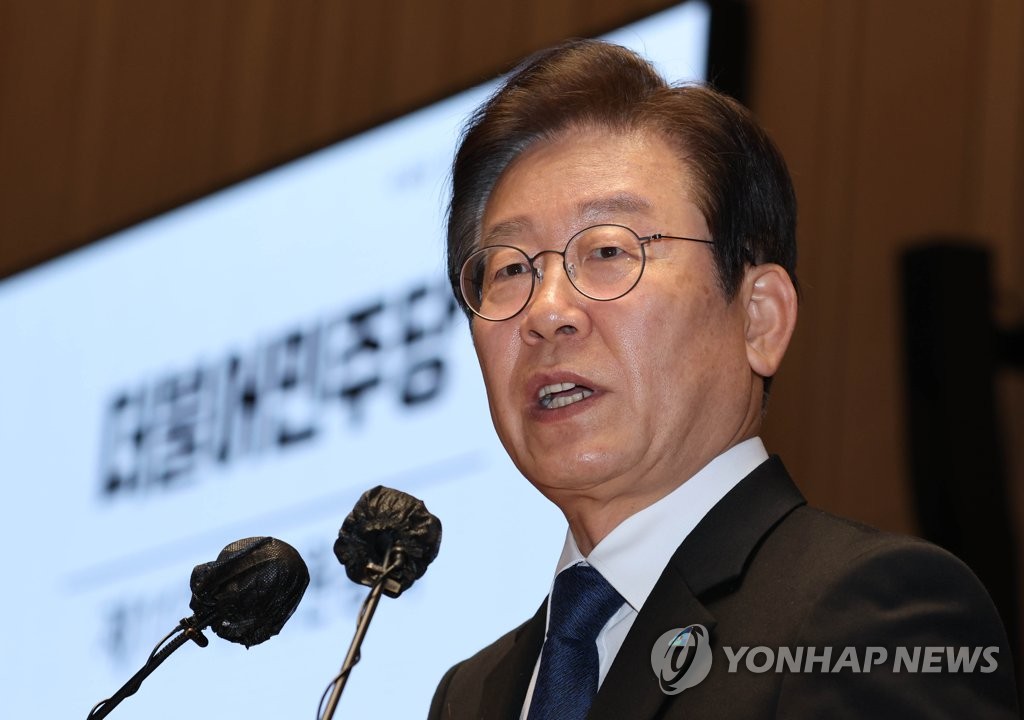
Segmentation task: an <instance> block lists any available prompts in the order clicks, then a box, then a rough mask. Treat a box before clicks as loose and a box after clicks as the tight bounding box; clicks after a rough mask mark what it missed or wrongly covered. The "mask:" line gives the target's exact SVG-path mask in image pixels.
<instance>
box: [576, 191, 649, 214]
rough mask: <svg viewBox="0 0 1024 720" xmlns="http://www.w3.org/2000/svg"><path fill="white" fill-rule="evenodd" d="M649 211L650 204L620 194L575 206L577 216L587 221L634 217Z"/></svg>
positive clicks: (631, 196)
mask: <svg viewBox="0 0 1024 720" xmlns="http://www.w3.org/2000/svg"><path fill="white" fill-rule="evenodd" d="M650 209H651V203H650V202H648V201H647V200H646V199H645V198H642V197H640V196H639V195H634V194H633V193H628V192H620V193H615V194H614V195H609V196H608V197H600V198H594V199H592V200H584V201H581V202H579V203H577V204H576V212H577V214H578V215H579V216H580V217H582V218H585V219H587V220H603V219H606V218H608V217H609V216H612V217H614V216H616V215H622V214H627V215H636V214H638V213H642V212H646V211H648V210H650Z"/></svg>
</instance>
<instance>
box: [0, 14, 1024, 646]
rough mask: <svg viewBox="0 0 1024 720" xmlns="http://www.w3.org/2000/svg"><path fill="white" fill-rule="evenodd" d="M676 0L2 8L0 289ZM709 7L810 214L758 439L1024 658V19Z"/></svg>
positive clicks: (742, 85) (810, 491)
mask: <svg viewBox="0 0 1024 720" xmlns="http://www.w3.org/2000/svg"><path fill="white" fill-rule="evenodd" d="M672 4H673V3H671V2H666V1H665V0H488V2H477V1H476V0H444V1H440V0H438V1H437V2H423V1H422V0H383V1H381V2H376V3H368V2H347V1H346V2H342V1H337V2H331V1H328V0H298V1H295V2H284V1H283V0H282V1H274V0H246V1H244V2H243V1H241V0H236V1H223V2H210V1H209V0H175V1H174V2H167V1H165V0H156V1H152V2H144V3H140V2H135V1H134V0H94V1H89V2H81V1H80V0H41V1H29V0H0V182H2V189H0V278H5V277H8V276H12V275H16V274H17V273H19V272H21V271H23V270H26V269H28V268H31V267H33V266H34V265H36V264H38V263H41V262H44V261H47V260H49V259H51V258H54V257H57V256H59V255H61V254H62V253H65V252H67V251H70V250H72V249H74V248H77V247H80V246H82V245H85V244H87V243H89V242H91V241H93V240H95V239H98V238H101V237H103V236H105V235H108V234H110V233H111V232H114V231H117V230H120V229H122V228H125V227H127V226H130V225H131V224H133V223H135V222H138V221H141V220H144V219H146V218H149V217H151V216H153V215H155V214H157V213H160V212H162V211H166V210H169V209H171V208H174V207H176V206H178V205H181V204H183V203H185V202H188V201H190V200H193V199H196V198H199V197H201V196H203V195H205V194H207V193H209V192H211V191H214V190H217V189H220V188H223V187H225V186H228V185H230V184H231V183H233V182H236V181H239V180H241V179H244V178H246V177H249V176H251V175H253V174H255V173H257V172H260V171H263V170H267V169H270V168H272V167H274V166H276V165H278V164H280V163H283V162H285V161H288V160H291V159H294V158H297V157H299V156H301V155H303V154H305V153H307V152H310V151H313V150H316V149H318V148H321V147H324V146H326V145H328V144H330V143H333V142H335V141H337V140H340V139H342V138H345V137H348V136H350V135H352V134H354V133H356V132H359V131H362V130H365V129H367V128H370V127H372V126H374V125H376V124H378V123H380V122H382V121H386V120H389V119H392V118H395V117H397V116H399V115H401V114H402V113H404V112H408V111H411V110H414V109H416V108H418V107H421V106H423V105H425V104H427V103H429V102H432V101H435V100H438V99H441V98H443V97H445V96H446V95H448V94H450V93H453V92H456V91H459V90H462V89H465V88H468V87H470V86H472V85H475V84H477V83H479V82H482V81H484V80H488V79H491V78H493V77H494V76H495V75H496V74H498V73H500V72H503V71H505V70H507V69H509V68H510V66H511V65H512V64H514V63H515V62H516V61H517V60H518V59H520V58H521V57H522V56H524V55H525V54H527V53H529V52H531V51H533V50H535V49H538V48H541V47H543V46H546V45H549V44H551V43H553V42H556V41H558V40H560V39H562V38H566V37H571V36H590V35H595V34H599V33H601V32H604V31H606V30H608V29H610V28H612V27H615V26H618V25H621V24H623V23H625V22H628V21H631V20H634V19H636V18H638V17H641V16H643V15H645V14H647V13H651V12H654V11H657V10H661V9H663V8H666V7H669V6H671V5H672ZM725 5H728V6H731V7H733V8H735V7H738V8H739V10H737V11H736V12H739V13H740V14H741V15H742V16H743V18H744V19H745V22H744V23H741V24H740V25H733V26H732V27H733V28H734V32H736V37H734V38H732V39H731V41H730V42H731V43H732V45H733V47H734V49H735V52H736V53H737V63H739V64H740V65H742V66H743V68H744V72H743V73H741V74H740V75H739V77H740V81H739V84H738V85H734V86H733V87H731V88H727V89H730V90H731V91H733V92H736V93H738V94H741V95H743V96H745V97H744V98H743V99H744V100H745V102H747V104H748V105H749V106H750V107H751V108H752V109H753V110H754V112H755V113H756V114H757V115H758V116H759V118H760V119H761V121H762V122H763V123H764V125H765V126H766V127H767V128H768V130H769V131H770V132H771V134H772V135H773V137H774V138H775V140H776V141H777V142H778V144H779V145H780V146H781V148H782V151H783V153H784V155H785V156H786V158H787V160H788V162H789V166H790V169H791V172H792V174H793V177H794V180H795V183H796V188H797V195H798V198H799V202H800V231H799V238H800V240H799V241H800V262H799V267H798V273H799V275H800V278H801V282H802V286H803V296H802V306H801V318H800V322H799V325H798V329H797V334H796V337H795V340H794V344H793V346H792V348H791V350H790V353H789V355H788V356H787V359H786V363H785V364H784V367H783V370H782V372H781V373H780V375H779V377H778V379H777V381H776V385H775V387H774V389H773V397H772V402H771V405H770V410H769V415H768V421H767V426H766V431H765V436H766V441H767V445H768V447H769V450H770V451H772V452H776V453H779V454H780V455H781V456H782V457H783V459H784V461H785V463H786V465H787V466H788V468H789V470H790V471H791V473H792V474H793V475H794V477H795V478H796V479H797V482H798V483H799V485H800V486H801V488H802V489H803V491H804V493H805V494H806V495H807V496H808V498H809V500H810V501H811V502H812V503H814V504H816V505H818V506H821V507H823V508H825V509H827V510H830V511H832V512H835V513H837V514H841V515H845V516H849V517H852V518H855V519H858V520H861V521H863V522H866V523H869V524H871V525H875V526H878V527H881V528H884V529H887V530H892V531H897V532H907V533H915V534H923V535H927V536H929V537H931V538H933V539H936V540H937V541H939V542H941V543H943V544H945V545H946V546H947V547H949V548H950V549H951V550H953V551H954V552H956V553H957V554H959V555H961V557H964V558H965V560H967V561H968V562H969V563H970V564H971V565H972V566H973V567H975V570H976V571H977V572H978V573H979V575H981V576H982V577H983V579H984V580H985V582H986V584H987V585H989V588H990V591H991V592H992V593H993V595H994V596H997V601H998V602H999V604H1000V607H1001V610H1002V611H1003V613H1004V616H1005V617H1006V620H1007V623H1008V625H1009V627H1010V628H1011V631H1012V632H1013V633H1014V635H1015V636H1016V639H1017V642H1018V643H1020V641H1021V635H1020V630H1019V628H1020V626H1021V623H1020V617H1019V615H1018V613H1019V607H1020V603H1018V602H1017V601H1016V598H1019V597H1022V596H1024V594H1022V590H1024V588H1022V586H1021V580H1020V578H1021V577H1022V575H1024V573H1022V572H1021V571H1020V564H1021V560H1020V559H1021V558H1022V557H1024V549H1022V545H1021V542H1022V536H1024V442H1022V441H1024V372H1022V370H1021V349H1020V337H1021V330H1020V328H1021V327H1022V326H1024V290H1022V286H1024V202H1022V200H1024V4H1022V3H1020V2H1019V1H1018V0H900V2H891V0H821V1H818V0H749V2H745V3H725ZM743 27H745V31H743V30H742V28H743ZM735 28H740V29H738V30H737V29H735ZM723 72H725V71H723ZM729 72H732V71H731V70H730V71H729ZM712 73H714V68H712ZM712 80H714V77H713V78H712ZM382 220H383V219H382ZM922 249H923V250H922ZM908 251H913V252H910V253H909V254H908ZM922 299H923V300H922ZM964 308H968V310H964ZM968 311H969V312H968ZM965 313H967V314H966V315H965ZM922 328H923V329H922ZM956 328H960V329H961V330H962V331H963V333H965V334H956V333H954V332H952V330H951V329H953V330H955V329H956ZM951 333H952V334H951ZM0 342H2V340H0ZM958 393H959V394H960V395H966V397H960V398H959V399H958V397H957V395H958ZM947 398H948V400H947ZM0 402H2V398H0ZM9 481H10V479H9V478H4V483H5V485H6V484H7V483H8V482H9Z"/></svg>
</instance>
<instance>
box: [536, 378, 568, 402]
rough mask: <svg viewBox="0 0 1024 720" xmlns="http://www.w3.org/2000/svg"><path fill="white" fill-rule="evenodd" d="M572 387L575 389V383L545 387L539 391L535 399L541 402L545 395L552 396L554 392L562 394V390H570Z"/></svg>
mask: <svg viewBox="0 0 1024 720" xmlns="http://www.w3.org/2000/svg"><path fill="white" fill-rule="evenodd" d="M574 387H576V383H570V382H564V383H555V384H554V385H545V386H544V387H542V388H541V389H540V392H538V393H537V397H538V398H540V399H541V400H543V399H544V396H545V395H554V394H555V393H556V392H562V391H563V390H572V389H573V388H574Z"/></svg>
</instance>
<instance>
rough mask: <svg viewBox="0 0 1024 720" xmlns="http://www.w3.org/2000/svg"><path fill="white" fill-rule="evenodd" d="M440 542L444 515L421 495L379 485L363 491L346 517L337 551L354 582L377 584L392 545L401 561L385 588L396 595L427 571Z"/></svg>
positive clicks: (390, 593) (339, 559)
mask: <svg viewBox="0 0 1024 720" xmlns="http://www.w3.org/2000/svg"><path fill="white" fill-rule="evenodd" d="M440 546H441V521H440V520H438V519H437V518H436V517H434V516H433V515H431V514H430V511H428V510H427V507H426V505H424V504H423V501H422V500H419V499H417V498H414V497H413V496H412V495H409V494H407V493H404V492H401V491H400V490H392V489H391V488H386V487H383V486H381V485H378V486H377V487H375V488H371V489H370V490H367V491H366V492H365V493H363V495H362V497H360V498H359V500H358V501H357V502H356V504H355V507H353V508H352V512H350V513H349V515H348V517H347V518H345V522H344V523H343V524H342V526H341V529H340V530H339V531H338V539H337V540H336V541H335V543H334V554H335V555H336V556H337V558H338V562H340V563H341V564H342V565H344V566H345V573H346V574H347V575H348V577H349V579H350V580H352V582H356V583H359V584H361V585H371V586H372V585H373V584H374V583H375V582H376V581H377V579H378V578H379V577H380V571H381V569H382V568H383V566H384V562H385V559H386V558H387V556H388V551H389V550H390V551H391V556H392V562H394V561H395V560H396V559H397V561H398V566H397V567H396V568H395V569H394V570H393V571H392V573H391V574H390V575H389V580H390V581H393V582H389V583H388V584H386V585H385V586H384V593H385V594H387V595H389V596H391V597H398V596H399V595H400V594H402V592H404V591H405V590H408V589H409V587H410V586H411V585H412V584H413V583H414V582H415V581H416V580H418V579H419V578H421V577H422V576H423V573H425V572H426V571H427V565H429V564H430V563H431V562H433V560H434V558H436V557H437V551H438V549H439V548H440Z"/></svg>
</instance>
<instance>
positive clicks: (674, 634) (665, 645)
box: [651, 625, 711, 695]
mask: <svg viewBox="0 0 1024 720" xmlns="http://www.w3.org/2000/svg"><path fill="white" fill-rule="evenodd" d="M651 668H652V669H653V670H654V674H655V675H656V676H657V677H658V685H660V686H661V691H662V692H663V693H665V694H666V695H678V694H679V693H681V692H682V691H683V690H685V689H686V688H690V687H693V686H694V685H696V684H697V683H699V682H700V681H702V680H703V679H704V678H706V677H707V676H708V673H709V672H710V671H711V644H710V638H709V636H708V629H707V628H706V627H704V626H703V625H690V626H689V627H685V628H675V629H673V630H669V631H668V632H666V633H665V634H663V635H662V636H661V637H659V638H658V641H657V642H656V643H654V647H653V648H652V649H651Z"/></svg>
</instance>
